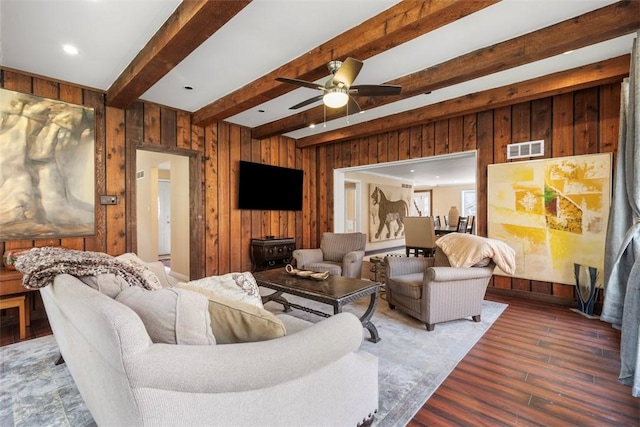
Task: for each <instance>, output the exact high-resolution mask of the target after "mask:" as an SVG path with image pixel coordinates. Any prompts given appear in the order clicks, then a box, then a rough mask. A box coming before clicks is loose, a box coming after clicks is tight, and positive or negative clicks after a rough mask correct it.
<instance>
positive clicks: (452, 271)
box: [424, 267, 493, 283]
mask: <svg viewBox="0 0 640 427" xmlns="http://www.w3.org/2000/svg"><path fill="white" fill-rule="evenodd" d="M492 275H493V268H490V267H466V268H458V267H430V268H427V269H426V271H425V274H424V283H427V282H451V281H460V280H471V279H482V278H487V277H491V276H492Z"/></svg>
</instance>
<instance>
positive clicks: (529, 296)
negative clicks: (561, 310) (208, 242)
mask: <svg viewBox="0 0 640 427" xmlns="http://www.w3.org/2000/svg"><path fill="white" fill-rule="evenodd" d="M487 293H489V294H494V295H503V296H509V297H516V298H520V299H526V300H532V301H541V302H548V303H551V304H555V305H558V306H563V307H571V306H574V307H575V306H576V305H577V300H576V299H573V298H562V297H554V296H553V295H544V294H539V293H535V292H526V291H518V290H514V289H503V288H496V287H493V286H489V287H488V288H487Z"/></svg>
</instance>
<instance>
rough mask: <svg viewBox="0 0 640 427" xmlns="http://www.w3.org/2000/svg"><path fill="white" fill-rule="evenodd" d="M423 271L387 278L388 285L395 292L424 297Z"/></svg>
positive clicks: (416, 297)
mask: <svg viewBox="0 0 640 427" xmlns="http://www.w3.org/2000/svg"><path fill="white" fill-rule="evenodd" d="M423 277H424V274H423V273H414V274H406V275H404V276H398V277H394V278H393V279H387V286H388V287H389V288H390V289H391V292H393V293H394V294H398V295H402V296H405V297H408V298H412V299H420V298H421V297H422V282H423Z"/></svg>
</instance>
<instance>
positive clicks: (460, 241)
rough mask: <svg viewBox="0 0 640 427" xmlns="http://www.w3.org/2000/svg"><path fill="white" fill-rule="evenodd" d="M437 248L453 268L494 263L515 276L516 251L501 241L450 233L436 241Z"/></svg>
mask: <svg viewBox="0 0 640 427" xmlns="http://www.w3.org/2000/svg"><path fill="white" fill-rule="evenodd" d="M436 246H438V247H439V248H440V249H441V250H442V252H443V253H444V254H445V255H446V256H447V259H448V261H449V264H450V265H451V266H452V267H473V266H475V267H484V266H486V265H489V263H490V262H491V261H493V262H495V263H496V265H497V266H498V267H500V269H501V270H502V271H504V272H505V273H507V274H514V273H515V270H516V253H515V251H514V250H513V248H511V247H510V246H509V245H507V244H506V243H505V242H503V241H501V240H496V239H489V238H487V237H481V236H476V235H473V234H467V233H449V234H446V235H444V236H442V237H440V238H439V239H438V240H436ZM436 257H437V254H436Z"/></svg>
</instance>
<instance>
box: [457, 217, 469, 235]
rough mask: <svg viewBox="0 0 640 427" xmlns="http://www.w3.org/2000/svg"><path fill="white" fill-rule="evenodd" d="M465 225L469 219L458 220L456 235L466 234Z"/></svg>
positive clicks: (461, 218)
mask: <svg viewBox="0 0 640 427" xmlns="http://www.w3.org/2000/svg"><path fill="white" fill-rule="evenodd" d="M467 224H469V217H466V216H461V217H460V218H459V219H458V229H457V230H456V231H457V232H458V233H466V232H467Z"/></svg>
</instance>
